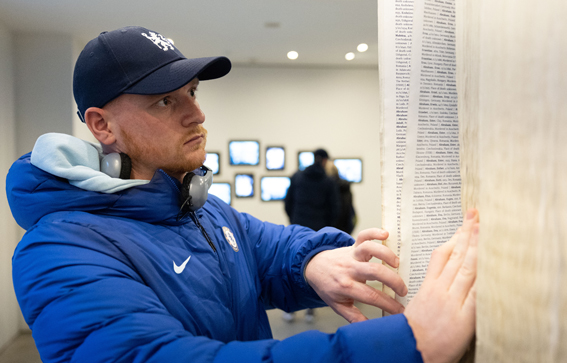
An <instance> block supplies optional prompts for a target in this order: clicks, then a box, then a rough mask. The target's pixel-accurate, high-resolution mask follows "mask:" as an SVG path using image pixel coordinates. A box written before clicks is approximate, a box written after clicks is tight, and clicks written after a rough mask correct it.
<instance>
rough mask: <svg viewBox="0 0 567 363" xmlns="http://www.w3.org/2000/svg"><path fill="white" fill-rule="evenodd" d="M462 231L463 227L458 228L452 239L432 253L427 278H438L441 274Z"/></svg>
mask: <svg viewBox="0 0 567 363" xmlns="http://www.w3.org/2000/svg"><path fill="white" fill-rule="evenodd" d="M460 233H461V228H460V227H459V229H457V232H456V233H455V234H454V235H453V237H451V239H450V240H449V241H447V242H445V243H444V244H442V245H441V246H439V247H437V248H436V249H435V250H434V251H433V253H432V254H431V258H430V259H429V266H428V267H427V273H426V275H425V280H429V279H436V278H438V277H439V275H441V272H443V269H444V268H445V265H446V264H447V261H449V257H451V253H452V252H453V249H454V248H455V245H456V244H457V238H458V235H459V234H460Z"/></svg>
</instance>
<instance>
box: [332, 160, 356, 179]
mask: <svg viewBox="0 0 567 363" xmlns="http://www.w3.org/2000/svg"><path fill="white" fill-rule="evenodd" d="M333 163H334V164H335V166H336V167H337V169H339V176H340V177H341V178H343V179H344V180H347V181H349V182H351V183H360V182H361V181H362V160H361V159H358V158H350V159H346V158H344V159H335V160H333Z"/></svg>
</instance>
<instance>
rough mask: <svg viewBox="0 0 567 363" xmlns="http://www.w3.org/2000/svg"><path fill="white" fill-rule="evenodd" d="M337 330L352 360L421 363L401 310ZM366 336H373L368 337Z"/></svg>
mask: <svg viewBox="0 0 567 363" xmlns="http://www.w3.org/2000/svg"><path fill="white" fill-rule="evenodd" d="M337 334H341V335H342V336H343V339H344V342H345V343H346V344H345V345H344V347H348V348H347V349H348V350H349V356H350V357H351V358H352V359H351V361H352V362H371V361H380V362H416V363H423V358H422V357H421V353H420V352H419V350H417V342H416V340H415V337H414V335H413V331H412V330H411V327H410V326H409V324H408V321H407V319H406V317H405V315H404V314H396V315H390V316H385V317H383V318H378V319H372V320H367V321H363V322H360V323H353V324H350V325H346V326H344V327H342V328H340V329H339V330H337ZM369 336H372V337H374V338H375V339H368V337H369Z"/></svg>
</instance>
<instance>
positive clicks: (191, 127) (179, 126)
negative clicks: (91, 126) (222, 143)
mask: <svg viewBox="0 0 567 363" xmlns="http://www.w3.org/2000/svg"><path fill="white" fill-rule="evenodd" d="M198 84H199V80H197V79H194V80H192V81H191V82H189V83H188V84H187V85H185V86H183V87H181V88H180V89H178V90H175V91H173V92H170V93H167V94H162V95H130V94H123V95H121V96H120V97H118V98H116V99H115V100H114V101H112V102H111V103H109V104H108V105H107V106H105V109H107V110H108V111H109V112H110V114H111V118H110V120H111V122H112V123H113V124H114V130H115V131H114V132H115V134H116V147H117V148H118V149H119V151H121V152H125V153H126V154H128V156H130V158H131V159H132V175H131V177H132V179H151V178H152V177H153V175H154V173H155V171H156V170H157V169H163V170H164V171H165V172H167V173H168V174H169V175H171V176H173V177H175V178H177V179H179V180H181V179H182V178H183V175H184V174H185V173H186V172H188V171H191V170H194V169H196V168H198V167H200V166H201V165H203V162H204V161H205V157H206V153H205V144H206V140H207V130H205V128H204V127H203V125H202V124H203V122H205V114H204V113H203V112H202V111H201V108H200V107H199V104H198V102H197V100H196V94H195V93H196V91H197V86H198Z"/></svg>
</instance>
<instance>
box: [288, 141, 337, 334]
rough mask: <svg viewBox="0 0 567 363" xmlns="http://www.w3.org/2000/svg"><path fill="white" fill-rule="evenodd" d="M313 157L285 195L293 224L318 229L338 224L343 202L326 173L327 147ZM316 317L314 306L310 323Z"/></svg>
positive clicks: (308, 312) (307, 316)
mask: <svg viewBox="0 0 567 363" xmlns="http://www.w3.org/2000/svg"><path fill="white" fill-rule="evenodd" d="M313 157H314V162H313V164H311V165H309V166H308V167H307V168H305V170H303V171H298V172H297V173H295V174H294V175H293V176H292V177H291V183H290V186H289V188H288V190H287V194H286V197H285V211H286V213H287V215H288V217H289V222H290V223H291V224H298V225H300V226H304V227H308V228H311V229H312V230H314V231H318V230H320V229H321V228H323V227H330V226H334V225H335V223H336V221H337V218H338V217H339V212H340V209H341V205H340V199H339V188H338V185H337V184H336V183H335V182H333V180H331V178H329V177H328V176H327V174H326V172H325V167H326V165H327V164H329V163H328V161H329V154H328V153H327V151H326V150H324V149H317V150H315V151H314V152H313ZM314 316H315V310H314V309H307V310H306V311H305V321H306V322H308V323H311V322H313V320H314ZM282 318H283V319H284V320H285V321H288V322H290V321H293V319H294V318H295V314H294V313H293V312H284V313H283V315H282Z"/></svg>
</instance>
